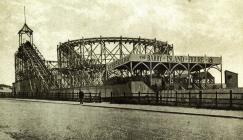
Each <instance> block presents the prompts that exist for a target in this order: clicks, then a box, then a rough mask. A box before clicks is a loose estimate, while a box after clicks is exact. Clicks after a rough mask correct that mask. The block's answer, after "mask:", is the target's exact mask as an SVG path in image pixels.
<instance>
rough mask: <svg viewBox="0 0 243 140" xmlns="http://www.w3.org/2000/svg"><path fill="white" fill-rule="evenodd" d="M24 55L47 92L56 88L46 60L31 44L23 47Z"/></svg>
mask: <svg viewBox="0 0 243 140" xmlns="http://www.w3.org/2000/svg"><path fill="white" fill-rule="evenodd" d="M22 49H23V52H24V54H25V55H26V56H27V57H28V58H29V59H30V62H31V64H32V66H33V69H34V71H35V74H36V76H37V77H38V78H39V79H40V80H41V81H42V83H43V85H44V87H45V89H46V90H48V89H51V88H56V87H57V84H56V82H55V81H54V76H53V75H52V73H51V72H50V70H49V69H48V68H47V67H46V65H45V59H44V57H43V56H42V55H41V53H40V51H39V50H38V49H37V48H36V47H35V46H34V45H33V46H32V45H31V44H30V43H29V42H26V43H25V44H23V46H22Z"/></svg>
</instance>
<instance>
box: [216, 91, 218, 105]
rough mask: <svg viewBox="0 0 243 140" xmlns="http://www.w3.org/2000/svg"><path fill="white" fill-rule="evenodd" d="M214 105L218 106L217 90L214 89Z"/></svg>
mask: <svg viewBox="0 0 243 140" xmlns="http://www.w3.org/2000/svg"><path fill="white" fill-rule="evenodd" d="M215 106H216V107H218V91H216V95H215Z"/></svg>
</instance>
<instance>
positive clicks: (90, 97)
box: [89, 92, 92, 102]
mask: <svg viewBox="0 0 243 140" xmlns="http://www.w3.org/2000/svg"><path fill="white" fill-rule="evenodd" d="M89 101H90V102H92V96H91V92H90V93H89Z"/></svg>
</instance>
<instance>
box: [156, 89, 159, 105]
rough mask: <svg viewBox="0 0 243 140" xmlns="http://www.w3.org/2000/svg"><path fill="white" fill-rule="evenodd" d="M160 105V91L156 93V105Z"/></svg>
mask: <svg viewBox="0 0 243 140" xmlns="http://www.w3.org/2000/svg"><path fill="white" fill-rule="evenodd" d="M158 103H159V91H156V104H158Z"/></svg>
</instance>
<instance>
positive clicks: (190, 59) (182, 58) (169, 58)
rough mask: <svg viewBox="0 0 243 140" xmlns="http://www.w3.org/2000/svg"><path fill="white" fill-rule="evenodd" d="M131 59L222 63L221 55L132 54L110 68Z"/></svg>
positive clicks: (112, 63) (109, 66)
mask: <svg viewBox="0 0 243 140" xmlns="http://www.w3.org/2000/svg"><path fill="white" fill-rule="evenodd" d="M130 61H135V62H162V63H195V64H196V63H199V64H200V63H206V64H221V63H222V60H221V57H206V56H189V55H188V56H172V55H157V54H153V55H150V54H148V55H146V54H141V55H139V54H131V55H128V56H126V57H124V58H122V59H119V60H116V61H114V62H111V63H110V64H108V65H107V68H108V69H114V68H116V67H118V66H121V65H123V64H126V63H128V62H130Z"/></svg>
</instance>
